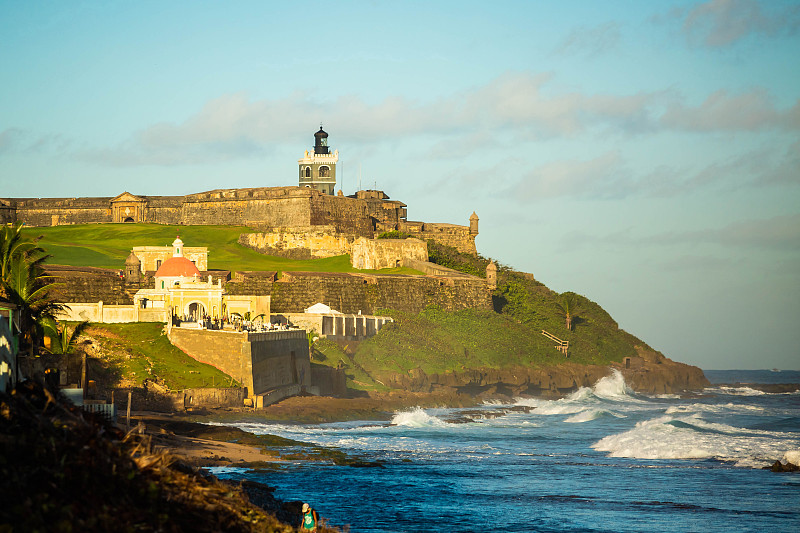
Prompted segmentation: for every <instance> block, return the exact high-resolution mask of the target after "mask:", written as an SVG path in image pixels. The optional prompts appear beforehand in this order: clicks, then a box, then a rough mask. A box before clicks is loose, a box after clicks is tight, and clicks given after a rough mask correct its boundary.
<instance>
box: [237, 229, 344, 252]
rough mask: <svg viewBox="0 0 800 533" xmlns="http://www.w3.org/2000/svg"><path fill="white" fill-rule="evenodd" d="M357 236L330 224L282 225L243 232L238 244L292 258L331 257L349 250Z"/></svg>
mask: <svg viewBox="0 0 800 533" xmlns="http://www.w3.org/2000/svg"><path fill="white" fill-rule="evenodd" d="M354 239H355V237H354V236H353V235H346V234H342V233H336V232H335V231H334V228H333V227H331V226H314V227H310V228H281V229H277V230H275V231H272V232H269V233H243V234H241V235H239V244H241V245H242V246H246V247H248V248H252V249H253V250H256V251H257V252H260V253H262V254H267V255H274V256H278V257H288V258H291V259H311V258H320V257H332V256H336V255H343V254H348V253H350V247H351V243H352V242H353V240H354Z"/></svg>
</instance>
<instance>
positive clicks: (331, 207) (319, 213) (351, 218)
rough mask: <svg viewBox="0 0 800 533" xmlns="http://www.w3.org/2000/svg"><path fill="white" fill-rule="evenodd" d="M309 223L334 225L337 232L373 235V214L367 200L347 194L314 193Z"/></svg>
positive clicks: (311, 200) (362, 235) (310, 206)
mask: <svg viewBox="0 0 800 533" xmlns="http://www.w3.org/2000/svg"><path fill="white" fill-rule="evenodd" d="M309 209H310V213H309V214H310V219H309V224H310V225H313V226H332V227H333V228H335V230H336V232H337V233H345V234H351V235H356V236H360V237H370V238H371V237H373V233H374V230H375V226H374V222H373V218H374V217H373V216H371V215H372V214H371V212H370V209H369V206H368V204H367V201H365V200H361V199H358V198H350V197H347V196H329V195H326V194H314V195H312V196H311V197H310V202H309Z"/></svg>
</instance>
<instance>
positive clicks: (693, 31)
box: [683, 0, 800, 47]
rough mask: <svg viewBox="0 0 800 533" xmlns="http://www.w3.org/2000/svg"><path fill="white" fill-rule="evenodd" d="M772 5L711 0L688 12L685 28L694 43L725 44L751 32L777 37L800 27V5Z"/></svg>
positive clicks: (711, 45) (744, 1)
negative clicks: (778, 6)
mask: <svg viewBox="0 0 800 533" xmlns="http://www.w3.org/2000/svg"><path fill="white" fill-rule="evenodd" d="M764 6H768V8H769V9H764V8H763V7H764ZM772 8H774V5H772V6H770V5H769V3H766V4H763V5H762V3H760V2H757V1H755V0H711V1H709V2H704V3H702V4H700V5H698V6H696V7H695V8H693V9H691V10H690V11H689V12H688V13H686V15H685V18H684V19H683V32H684V33H685V34H686V36H687V37H688V38H689V40H690V42H692V43H696V44H703V45H705V46H709V47H722V46H728V45H730V44H732V43H734V42H736V41H739V40H741V39H744V38H746V37H748V36H750V35H762V36H767V37H774V36H777V35H780V34H783V33H788V34H794V33H795V32H796V31H797V30H798V28H800V6H797V5H792V6H789V7H786V8H785V9H772Z"/></svg>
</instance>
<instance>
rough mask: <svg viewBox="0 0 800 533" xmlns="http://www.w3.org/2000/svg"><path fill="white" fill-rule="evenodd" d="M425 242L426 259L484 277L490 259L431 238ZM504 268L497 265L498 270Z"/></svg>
mask: <svg viewBox="0 0 800 533" xmlns="http://www.w3.org/2000/svg"><path fill="white" fill-rule="evenodd" d="M427 242H428V261H430V262H431V263H436V264H437V265H441V266H443V267H447V268H451V269H453V270H457V271H459V272H464V273H465V274H471V275H473V276H478V277H479V278H485V277H486V266H487V265H488V264H489V262H490V261H491V259H487V258H485V257H483V256H481V255H473V254H468V253H464V252H459V251H458V250H457V249H456V248H454V247H452V246H447V245H446V244H441V243H439V242H437V241H435V240H433V239H428V241H427ZM505 268H506V267H504V266H502V265H498V269H499V270H502V269H505Z"/></svg>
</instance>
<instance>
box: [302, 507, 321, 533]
mask: <svg viewBox="0 0 800 533" xmlns="http://www.w3.org/2000/svg"><path fill="white" fill-rule="evenodd" d="M317 524H319V515H317V512H316V511H315V510H314V509H312V508H311V506H310V505H308V504H307V503H304V504H303V520H302V522H300V531H311V532H316V531H317Z"/></svg>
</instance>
